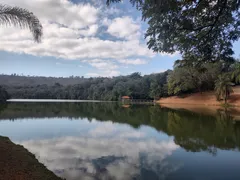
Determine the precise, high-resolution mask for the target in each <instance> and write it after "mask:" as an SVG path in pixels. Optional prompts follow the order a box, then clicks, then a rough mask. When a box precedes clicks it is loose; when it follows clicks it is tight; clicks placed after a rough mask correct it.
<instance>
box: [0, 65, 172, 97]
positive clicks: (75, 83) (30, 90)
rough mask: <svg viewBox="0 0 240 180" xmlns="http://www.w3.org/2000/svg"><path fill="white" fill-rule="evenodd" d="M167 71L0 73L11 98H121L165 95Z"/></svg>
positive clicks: (1, 84)
mask: <svg viewBox="0 0 240 180" xmlns="http://www.w3.org/2000/svg"><path fill="white" fill-rule="evenodd" d="M170 72H171V71H170V70H168V71H165V72H163V73H156V74H150V75H144V76H141V74H140V73H138V72H135V73H132V74H130V75H127V76H117V77H113V78H107V77H96V78H84V77H68V78H64V77H36V76H19V75H0V86H2V87H3V88H4V89H6V91H7V92H8V94H9V95H10V98H12V99H79V100H107V101H116V100H121V97H122V96H130V97H132V98H134V99H153V98H154V97H155V95H156V94H158V96H167V88H166V87H167V76H168V75H169V73H170Z"/></svg>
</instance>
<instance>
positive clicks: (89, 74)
mask: <svg viewBox="0 0 240 180" xmlns="http://www.w3.org/2000/svg"><path fill="white" fill-rule="evenodd" d="M85 76H87V77H99V76H100V75H99V74H98V73H87V74H85Z"/></svg>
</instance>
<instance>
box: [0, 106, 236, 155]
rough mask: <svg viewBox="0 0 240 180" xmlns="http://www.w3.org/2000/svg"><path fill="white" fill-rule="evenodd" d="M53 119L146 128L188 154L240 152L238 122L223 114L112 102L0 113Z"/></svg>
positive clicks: (9, 109) (7, 116)
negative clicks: (224, 151)
mask: <svg viewBox="0 0 240 180" xmlns="http://www.w3.org/2000/svg"><path fill="white" fill-rule="evenodd" d="M53 117H54V118H55V117H67V118H70V119H78V118H81V119H85V118H87V119H88V120H89V121H91V120H92V119H97V120H98V121H102V122H105V121H112V122H115V123H122V124H128V125H130V126H132V127H134V128H139V127H140V126H141V125H147V126H150V127H152V128H155V129H156V130H157V131H159V132H164V133H166V134H167V135H171V136H174V142H175V143H176V144H178V145H180V146H181V147H183V148H184V149H186V150H187V151H192V152H197V151H207V152H210V153H212V154H216V148H220V149H233V150H234V149H237V150H239V149H240V121H233V120H232V117H231V115H230V114H229V113H228V112H225V111H219V112H218V114H217V115H216V116H207V115H202V114H196V113H192V112H188V111H177V110H170V109H167V108H160V107H159V106H131V108H124V107H122V106H121V105H119V104H116V103H79V104H75V103H20V104H19V103H11V104H8V106H7V108H5V109H3V110H2V111H1V112H0V120H1V119H2V120H3V119H11V120H16V119H26V118H53ZM108 132H109V130H108ZM139 136H141V135H139Z"/></svg>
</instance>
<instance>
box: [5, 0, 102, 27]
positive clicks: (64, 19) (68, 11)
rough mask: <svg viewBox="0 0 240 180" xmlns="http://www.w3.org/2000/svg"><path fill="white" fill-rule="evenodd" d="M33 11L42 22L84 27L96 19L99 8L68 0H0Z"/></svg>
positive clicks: (93, 22)
mask: <svg viewBox="0 0 240 180" xmlns="http://www.w3.org/2000/svg"><path fill="white" fill-rule="evenodd" d="M0 2H1V3H3V4H8V5H12V6H19V7H22V8H26V9H28V10H29V11H31V12H34V14H35V15H37V17H39V18H40V20H41V21H43V22H57V23H59V24H63V25H66V26H68V27H70V28H85V27H87V26H89V25H92V24H95V23H96V22H97V20H98V14H99V9H98V8H96V7H93V6H92V5H90V4H82V3H79V4H74V3H72V2H71V1H68V0H34V2H33V1H32V0H21V1H19V0H0Z"/></svg>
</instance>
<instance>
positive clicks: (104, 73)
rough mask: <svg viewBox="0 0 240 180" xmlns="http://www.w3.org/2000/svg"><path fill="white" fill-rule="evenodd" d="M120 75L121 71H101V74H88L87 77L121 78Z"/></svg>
mask: <svg viewBox="0 0 240 180" xmlns="http://www.w3.org/2000/svg"><path fill="white" fill-rule="evenodd" d="M119 75H120V71H118V70H105V71H101V72H100V73H92V72H90V73H86V74H85V76H88V77H115V76H119Z"/></svg>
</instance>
